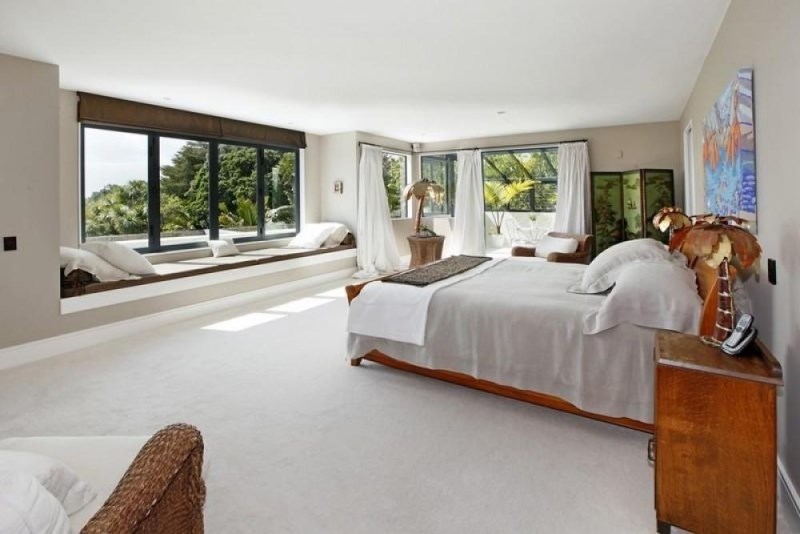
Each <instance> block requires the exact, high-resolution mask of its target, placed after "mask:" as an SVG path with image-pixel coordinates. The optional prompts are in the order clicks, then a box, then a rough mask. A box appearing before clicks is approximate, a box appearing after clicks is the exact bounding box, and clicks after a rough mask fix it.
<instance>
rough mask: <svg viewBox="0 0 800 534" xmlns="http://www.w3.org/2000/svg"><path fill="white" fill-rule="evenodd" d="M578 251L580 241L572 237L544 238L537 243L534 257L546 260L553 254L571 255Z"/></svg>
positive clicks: (548, 236)
mask: <svg viewBox="0 0 800 534" xmlns="http://www.w3.org/2000/svg"><path fill="white" fill-rule="evenodd" d="M576 250H578V240H577V239H574V238H572V237H554V236H551V235H546V236H544V237H543V238H542V239H541V241H539V242H538V243H536V249H535V250H534V252H533V255H534V256H536V257H537V258H546V257H547V256H548V255H549V254H550V253H551V252H566V253H568V254H571V253H573V252H575V251H576Z"/></svg>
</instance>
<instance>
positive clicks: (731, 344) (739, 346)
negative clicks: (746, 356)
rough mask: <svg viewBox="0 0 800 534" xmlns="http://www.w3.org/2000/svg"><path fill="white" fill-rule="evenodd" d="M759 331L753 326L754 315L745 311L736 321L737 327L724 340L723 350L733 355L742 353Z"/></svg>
mask: <svg viewBox="0 0 800 534" xmlns="http://www.w3.org/2000/svg"><path fill="white" fill-rule="evenodd" d="M757 333H758V330H756V329H755V328H753V316H752V315H750V314H747V313H743V314H742V316H741V317H739V321H737V323H736V328H734V330H733V332H731V335H730V336H729V337H728V339H726V340H725V341H723V343H722V347H721V348H722V352H724V353H725V354H730V355H731V356H735V355H737V354H741V352H742V351H743V350H744V349H746V348H747V346H748V345H749V344H750V342H751V341H753V340H754V339H755V337H756V334H757Z"/></svg>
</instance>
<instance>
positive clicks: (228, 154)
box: [217, 144, 260, 239]
mask: <svg viewBox="0 0 800 534" xmlns="http://www.w3.org/2000/svg"><path fill="white" fill-rule="evenodd" d="M218 161H219V163H218V166H219V171H218V176H219V189H218V191H219V192H218V210H217V211H218V214H217V217H218V220H219V237H220V239H236V238H242V237H245V238H247V237H258V225H259V219H260V218H259V209H258V197H259V187H258V150H256V149H255V148H252V147H249V146H239V145H222V144H221V145H219V155H218Z"/></svg>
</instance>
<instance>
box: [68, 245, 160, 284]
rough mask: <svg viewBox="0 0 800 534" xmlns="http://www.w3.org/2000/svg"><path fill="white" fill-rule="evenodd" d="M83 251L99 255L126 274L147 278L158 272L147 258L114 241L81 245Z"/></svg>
mask: <svg viewBox="0 0 800 534" xmlns="http://www.w3.org/2000/svg"><path fill="white" fill-rule="evenodd" d="M81 250H88V251H89V252H91V253H93V254H97V255H98V256H100V257H101V258H103V259H104V260H106V261H107V262H108V263H110V264H111V265H113V266H114V267H116V268H117V269H119V270H121V271H125V272H126V273H131V274H137V275H139V276H147V275H151V274H156V270H155V268H154V267H153V264H151V263H150V262H149V261H147V258H145V257H144V256H142V255H141V254H139V253H138V252H136V251H135V250H133V249H132V248H130V247H126V246H125V245H120V244H119V243H115V242H114V241H89V242H88V243H84V244H83V245H81Z"/></svg>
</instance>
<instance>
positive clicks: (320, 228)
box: [286, 223, 344, 248]
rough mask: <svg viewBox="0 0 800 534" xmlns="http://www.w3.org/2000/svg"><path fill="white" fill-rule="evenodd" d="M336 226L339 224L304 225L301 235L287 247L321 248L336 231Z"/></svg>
mask: <svg viewBox="0 0 800 534" xmlns="http://www.w3.org/2000/svg"><path fill="white" fill-rule="evenodd" d="M336 224H337V223H314V224H306V225H303V229H302V230H300V233H299V234H297V235H296V236H295V237H294V239H292V240H291V241H289V244H288V245H286V247H287V248H319V247H321V246H322V244H323V243H325V241H326V240H327V239H328V238H329V237H331V235H332V234H333V232H334V231H335V230H336ZM342 239H344V238H342Z"/></svg>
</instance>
